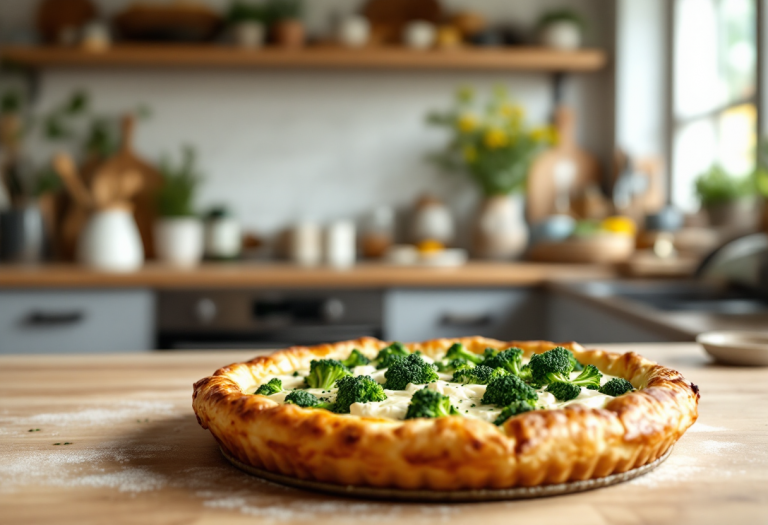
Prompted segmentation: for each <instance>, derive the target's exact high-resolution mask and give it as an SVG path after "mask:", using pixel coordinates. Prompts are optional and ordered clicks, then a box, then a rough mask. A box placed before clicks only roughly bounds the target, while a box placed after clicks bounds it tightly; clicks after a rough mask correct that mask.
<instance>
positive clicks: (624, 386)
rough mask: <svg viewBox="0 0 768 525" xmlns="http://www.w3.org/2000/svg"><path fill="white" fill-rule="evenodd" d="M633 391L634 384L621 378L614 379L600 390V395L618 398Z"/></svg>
mask: <svg viewBox="0 0 768 525" xmlns="http://www.w3.org/2000/svg"><path fill="white" fill-rule="evenodd" d="M633 390H634V387H633V386H632V383H630V382H629V381H627V380H626V379H623V378H621V377H614V378H613V379H611V380H610V381H608V382H607V383H606V384H604V385H603V386H602V387H601V388H600V393H601V394H605V395H606V396H613V397H618V396H622V395H624V394H626V393H627V392H632V391H633Z"/></svg>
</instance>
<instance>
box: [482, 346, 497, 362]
mask: <svg viewBox="0 0 768 525" xmlns="http://www.w3.org/2000/svg"><path fill="white" fill-rule="evenodd" d="M498 353H499V350H497V349H495V348H486V349H485V350H484V351H483V360H486V359H490V358H492V357H496V355H498Z"/></svg>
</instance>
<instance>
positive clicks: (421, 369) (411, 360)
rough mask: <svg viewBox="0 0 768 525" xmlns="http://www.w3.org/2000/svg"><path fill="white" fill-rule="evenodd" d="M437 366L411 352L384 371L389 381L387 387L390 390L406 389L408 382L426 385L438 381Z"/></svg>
mask: <svg viewBox="0 0 768 525" xmlns="http://www.w3.org/2000/svg"><path fill="white" fill-rule="evenodd" d="M436 368H437V367H436V366H435V365H433V364H431V363H427V362H426V361H424V360H423V359H422V358H421V356H420V355H418V354H410V355H409V356H408V357H406V358H404V359H397V360H395V362H394V363H393V364H392V366H390V367H389V369H388V370H387V371H386V372H384V378H385V379H386V380H387V382H386V383H385V384H384V386H385V388H388V389H389V390H405V387H406V386H408V383H413V384H414V385H424V384H426V383H432V382H434V381H437V379H438V376H437V372H435V369H436Z"/></svg>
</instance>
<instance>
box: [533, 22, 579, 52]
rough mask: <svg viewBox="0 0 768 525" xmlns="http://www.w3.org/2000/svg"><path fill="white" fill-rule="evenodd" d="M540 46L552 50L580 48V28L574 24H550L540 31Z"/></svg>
mask: <svg viewBox="0 0 768 525" xmlns="http://www.w3.org/2000/svg"><path fill="white" fill-rule="evenodd" d="M540 39H541V45H543V46H545V47H551V48H554V49H563V50H569V51H570V50H574V49H578V48H580V47H581V28H580V27H579V25H578V24H576V23H575V22H571V21H568V20H563V21H561V22H552V23H550V24H548V25H547V26H545V27H544V28H543V29H542V30H541V36H540Z"/></svg>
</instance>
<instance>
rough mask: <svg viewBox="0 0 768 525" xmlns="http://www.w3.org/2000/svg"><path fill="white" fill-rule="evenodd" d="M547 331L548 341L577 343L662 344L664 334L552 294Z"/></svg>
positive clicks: (627, 319)
mask: <svg viewBox="0 0 768 525" xmlns="http://www.w3.org/2000/svg"><path fill="white" fill-rule="evenodd" d="M547 321H548V326H547V332H548V335H549V338H550V339H551V340H552V341H579V342H580V343H663V342H667V341H669V340H670V335H669V333H668V332H666V331H664V330H663V329H662V328H657V329H654V327H653V326H651V325H650V324H649V323H643V322H642V321H640V320H631V319H629V318H628V317H627V316H622V315H620V314H618V313H614V312H611V310H610V309H609V308H605V307H600V306H596V305H594V304H593V303H591V302H589V301H588V300H585V299H579V298H574V297H570V296H567V295H563V294H559V293H557V292H554V293H552V294H551V295H550V296H549V298H548V315H547Z"/></svg>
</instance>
